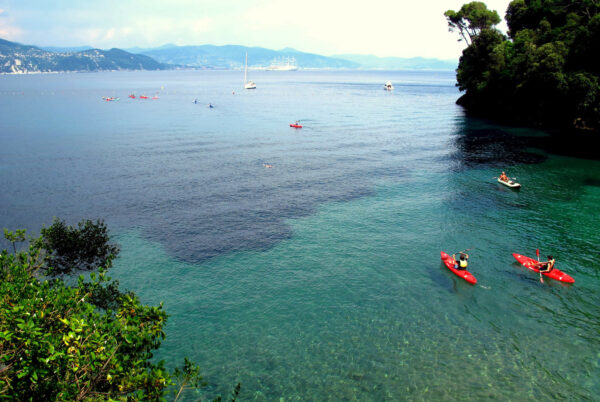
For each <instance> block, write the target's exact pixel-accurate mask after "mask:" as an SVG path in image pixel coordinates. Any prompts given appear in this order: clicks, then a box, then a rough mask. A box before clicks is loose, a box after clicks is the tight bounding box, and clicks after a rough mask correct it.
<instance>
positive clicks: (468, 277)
mask: <svg viewBox="0 0 600 402" xmlns="http://www.w3.org/2000/svg"><path fill="white" fill-rule="evenodd" d="M442 261H444V264H446V266H447V267H448V269H449V270H450V271H452V272H454V273H455V274H456V275H458V276H460V277H461V278H463V279H464V280H465V281H467V282H469V283H471V284H473V285H474V284H476V283H477V279H475V277H474V276H473V274H471V273H470V272H469V271H467V270H464V269H455V268H454V262H455V261H454V258H452V256H451V255H448V254H446V253H444V252H443V251H442Z"/></svg>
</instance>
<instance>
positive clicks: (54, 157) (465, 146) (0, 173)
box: [0, 71, 600, 401]
mask: <svg viewBox="0 0 600 402" xmlns="http://www.w3.org/2000/svg"><path fill="white" fill-rule="evenodd" d="M239 78H240V73H239V72H211V71H202V72H189V71H180V72H162V73H149V72H143V73H133V72H131V73H110V74H104V73H103V74H73V75H56V76H25V77H2V81H1V82H0V84H1V86H0V117H1V118H0V141H1V144H2V149H3V152H2V153H1V154H0V155H1V158H0V179H1V182H2V183H3V189H4V190H5V191H3V192H1V193H0V205H1V206H2V208H0V226H2V227H10V228H14V227H25V228H28V229H30V230H35V229H37V228H39V226H41V224H44V223H46V224H48V223H49V222H50V221H51V218H52V216H60V217H62V218H65V219H67V220H69V221H76V220H78V219H81V218H84V217H85V218H95V217H102V218H104V219H106V221H107V222H108V224H109V227H110V228H111V229H112V232H113V233H114V234H116V240H117V242H118V243H119V244H120V245H121V249H122V252H121V256H120V258H119V259H118V260H117V262H116V265H115V267H114V268H113V269H112V276H113V277H114V278H116V279H118V280H119V281H120V282H121V284H122V285H123V286H124V287H126V288H129V289H132V290H135V291H136V292H137V293H138V294H139V295H140V296H141V298H142V299H143V300H144V301H145V302H147V303H153V304H156V303H159V302H161V301H164V303H165V307H166V309H167V311H168V312H169V314H170V319H169V322H168V325H167V339H166V341H165V342H164V344H163V347H162V348H161V350H160V352H159V353H158V355H157V358H161V359H165V360H166V361H167V364H168V365H170V366H173V365H176V364H179V363H181V361H182V359H183V357H184V356H188V357H190V358H192V359H193V360H196V361H197V362H199V363H200V365H201V367H202V371H203V373H204V376H205V379H206V380H207V381H208V383H209V386H208V388H207V389H206V390H205V391H203V393H204V394H203V395H205V396H207V397H213V396H214V395H216V394H221V395H226V394H227V393H228V392H229V391H230V390H231V389H233V387H234V386H235V384H236V383H237V382H241V383H242V393H241V396H240V399H241V400H258V401H261V400H268V401H271V400H286V401H287V400H378V401H379V400H398V399H407V400H446V399H469V400H481V399H499V400H525V399H536V400H547V399H576V400H585V399H589V400H594V399H596V398H597V395H599V394H600V382H599V381H598V380H597V378H598V377H599V375H600V353H599V352H598V351H599V350H600V348H599V344H600V338H599V337H598V334H599V329H600V314H599V312H598V308H597V306H598V305H600V296H598V295H599V294H600V293H599V291H600V278H599V275H598V273H599V268H600V266H599V265H600V264H599V263H598V255H599V252H598V251H599V250H598V244H600V235H599V234H598V228H600V215H599V214H598V212H597V211H598V206H599V205H600V181H599V180H598V175H599V173H600V162H598V161H591V160H584V159H576V158H568V157H564V156H559V155H554V154H548V153H547V152H546V151H545V150H544V149H540V148H536V147H534V145H535V144H536V143H537V142H536V139H539V138H543V135H544V133H540V132H534V131H531V130H526V129H511V128H507V127H502V126H496V125H493V124H489V123H487V122H483V121H480V120H475V119H471V118H468V117H466V116H464V114H463V113H462V110H461V109H460V108H459V107H457V106H456V105H455V104H454V100H455V99H456V98H457V96H458V92H457V90H456V88H455V87H454V78H453V75H452V74H445V73H410V72H306V71H299V72H296V73H283V74H275V75H273V74H271V73H266V72H254V73H253V75H252V79H253V80H255V81H256V82H257V84H258V88H257V90H256V91H255V92H242V91H241V90H238V89H237V88H238V87H239V85H240V82H239V81H240V80H239ZM388 79H391V80H392V82H394V85H395V87H396V89H395V90H394V92H393V93H387V92H385V91H383V90H382V89H381V86H382V84H383V82H385V81H386V80H388ZM233 88H236V91H237V92H236V94H235V95H233V94H232V93H231V91H232V89H233ZM131 92H135V93H137V94H140V93H146V94H153V93H159V95H160V99H159V100H157V101H153V102H147V103H143V102H140V101H137V100H135V101H133V100H128V99H126V98H125V97H126V95H127V94H129V93H131ZM109 95H120V96H121V100H120V101H119V102H114V103H113V102H103V101H101V99H100V97H101V96H109ZM194 98H199V99H200V102H201V104H200V105H198V104H193V103H192V100H193V99H194ZM209 101H210V102H211V103H213V104H214V105H215V108H214V109H209V108H207V107H206V104H205V103H208V102H209ZM32 116H35V118H32ZM296 119H300V120H301V121H302V123H303V124H304V126H305V127H304V128H303V129H302V130H293V129H290V128H289V127H288V124H289V123H290V122H292V121H294V120H296ZM540 136H542V137H540ZM265 164H272V165H273V168H270V169H267V168H265V167H264V165H265ZM501 169H504V170H507V173H508V174H509V175H510V176H516V177H518V179H519V181H520V182H521V183H522V184H523V188H522V189H521V190H520V191H513V190H510V189H507V188H505V187H503V186H500V185H498V184H497V183H496V182H495V179H493V177H494V176H497V175H498V173H499V172H500V170H501ZM538 247H539V248H540V249H541V252H542V255H545V254H549V253H551V254H553V255H554V256H555V257H556V259H557V264H558V267H559V268H560V269H563V270H564V271H566V272H568V273H569V274H571V275H572V276H573V277H574V278H575V280H576V282H575V284H574V285H570V286H569V285H564V284H561V283H558V282H553V281H551V280H546V281H544V283H540V281H539V276H537V274H535V273H533V272H531V271H528V270H525V269H524V268H522V267H520V266H519V265H518V264H516V263H515V261H514V259H513V258H512V256H511V253H512V252H518V253H521V254H526V255H530V256H533V255H534V254H535V249H536V248H538ZM465 248H473V250H472V251H470V254H471V260H470V270H471V272H473V273H474V275H475V276H476V277H477V279H478V284H477V285H476V286H470V285H468V284H467V283H465V282H464V281H463V280H461V279H460V278H458V277H456V276H454V275H453V274H452V273H451V272H450V271H448V270H447V269H446V268H445V266H444V265H443V264H442V263H441V261H440V251H442V250H444V251H447V252H449V253H452V252H456V251H459V250H461V249H465ZM196 396H197V394H195V393H190V394H188V395H187V397H188V398H189V399H190V400H191V399H193V398H194V397H196Z"/></svg>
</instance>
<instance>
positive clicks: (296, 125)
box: [290, 124, 302, 128]
mask: <svg viewBox="0 0 600 402" xmlns="http://www.w3.org/2000/svg"><path fill="white" fill-rule="evenodd" d="M290 127H294V128H302V125H300V124H290Z"/></svg>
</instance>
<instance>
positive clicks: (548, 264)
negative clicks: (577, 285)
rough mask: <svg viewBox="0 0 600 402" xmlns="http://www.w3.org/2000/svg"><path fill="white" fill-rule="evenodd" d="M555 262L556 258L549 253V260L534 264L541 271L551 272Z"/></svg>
mask: <svg viewBox="0 0 600 402" xmlns="http://www.w3.org/2000/svg"><path fill="white" fill-rule="evenodd" d="M555 262H556V261H555V260H554V258H553V257H552V256H551V255H549V256H548V261H544V262H536V263H535V264H534V265H535V267H536V268H537V269H539V270H540V272H550V271H552V270H553V269H554V263H555Z"/></svg>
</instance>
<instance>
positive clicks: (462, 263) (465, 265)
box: [458, 260, 469, 268]
mask: <svg viewBox="0 0 600 402" xmlns="http://www.w3.org/2000/svg"><path fill="white" fill-rule="evenodd" d="M467 265H469V264H468V263H467V260H458V266H459V267H461V268H466V267H467Z"/></svg>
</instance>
